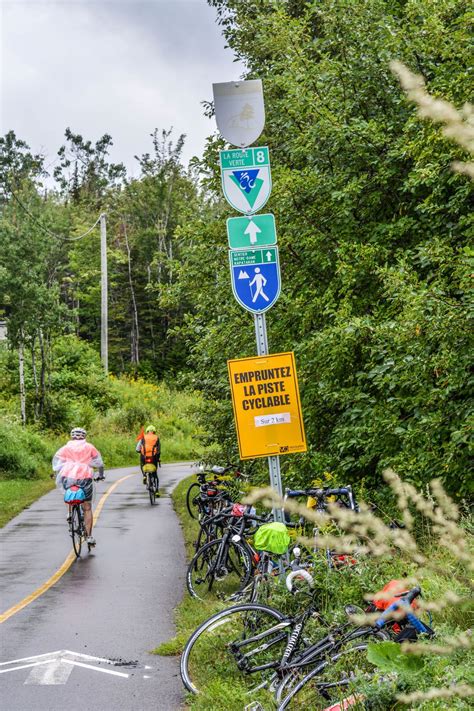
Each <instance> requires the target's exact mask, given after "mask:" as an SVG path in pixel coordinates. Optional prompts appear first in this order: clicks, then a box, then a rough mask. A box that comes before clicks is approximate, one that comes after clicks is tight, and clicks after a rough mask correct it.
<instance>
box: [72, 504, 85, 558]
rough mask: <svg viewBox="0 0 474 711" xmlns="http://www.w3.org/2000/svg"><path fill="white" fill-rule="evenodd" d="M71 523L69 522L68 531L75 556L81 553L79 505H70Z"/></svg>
mask: <svg viewBox="0 0 474 711" xmlns="http://www.w3.org/2000/svg"><path fill="white" fill-rule="evenodd" d="M70 515H71V523H70V524H69V531H70V533H71V538H72V546H73V548H74V553H75V554H76V558H79V556H80V555H81V548H82V527H83V521H82V514H81V511H80V509H79V506H71V514H70Z"/></svg>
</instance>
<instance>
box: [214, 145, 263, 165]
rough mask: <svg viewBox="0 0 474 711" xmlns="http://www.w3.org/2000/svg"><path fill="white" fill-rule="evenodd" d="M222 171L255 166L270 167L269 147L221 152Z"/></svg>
mask: <svg viewBox="0 0 474 711" xmlns="http://www.w3.org/2000/svg"><path fill="white" fill-rule="evenodd" d="M220 160H221V170H224V169H228V168H230V169H238V168H251V167H252V166H254V165H260V166H269V165H270V157H269V154H268V147H267V146H261V147H259V148H245V149H244V150H240V149H239V148H236V149H232V150H227V151H220Z"/></svg>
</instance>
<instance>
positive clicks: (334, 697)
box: [275, 587, 434, 711]
mask: <svg viewBox="0 0 474 711" xmlns="http://www.w3.org/2000/svg"><path fill="white" fill-rule="evenodd" d="M420 594H421V590H420V588H419V587H415V588H412V589H411V590H409V591H408V592H405V593H400V594H399V595H397V596H396V597H397V598H399V600H398V602H395V603H393V604H392V605H390V606H389V607H387V609H386V610H385V611H384V612H383V613H382V614H381V616H380V617H379V619H378V620H377V621H376V622H375V623H374V625H373V626H371V627H366V628H363V627H362V628H359V630H358V631H357V630H356V631H355V632H352V633H351V632H349V634H348V635H345V636H343V637H342V639H340V640H339V642H338V643H337V644H336V645H335V646H334V647H333V648H332V649H331V650H329V651H328V652H326V654H325V656H323V655H321V654H319V655H318V656H317V657H314V656H313V668H312V669H311V670H310V671H307V672H306V673H304V674H301V669H302V664H301V660H298V659H296V660H295V661H294V662H293V664H292V665H290V667H289V668H287V669H286V671H285V676H284V678H283V680H282V682H281V683H280V684H279V686H278V687H277V689H276V693H275V696H276V700H277V702H278V711H285V709H286V710H287V711H296V709H303V708H305V709H306V708H308V707H310V708H314V709H316V708H317V706H316V704H321V708H323V707H324V708H327V706H328V705H330V704H334V703H336V702H337V701H339V702H341V701H342V700H343V697H345V699H344V700H345V701H346V702H347V701H351V702H352V704H353V703H357V702H358V701H361V700H363V698H364V697H363V694H361V687H362V685H363V684H366V683H367V681H368V680H370V679H372V678H373V677H374V676H375V675H376V670H375V669H374V667H373V665H371V664H370V662H369V661H368V659H367V654H366V652H367V647H368V643H369V642H370V641H371V640H373V639H384V638H385V639H391V640H393V641H395V642H403V641H415V640H416V639H417V638H418V636H419V635H423V636H425V637H427V638H431V637H433V636H434V631H433V630H432V628H431V627H429V626H428V625H427V624H425V623H424V622H422V621H421V620H420V619H419V618H418V617H417V616H416V615H415V614H414V612H413V609H412V608H411V603H412V602H413V600H415V599H416V598H417V597H418V596H419V595H420ZM347 612H348V614H349V615H352V614H354V613H357V612H359V610H358V609H357V608H355V606H352V605H348V606H347ZM397 612H398V613H399V612H402V613H403V617H402V619H397V620H394V619H393V617H392V615H393V614H394V613H395V614H396V613H397ZM314 661H316V662H317V663H316V665H315V666H314ZM377 678H378V679H379V680H380V677H379V676H377ZM347 694H349V697H348V696H347ZM348 705H351V704H348Z"/></svg>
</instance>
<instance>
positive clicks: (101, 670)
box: [63, 659, 130, 679]
mask: <svg viewBox="0 0 474 711" xmlns="http://www.w3.org/2000/svg"><path fill="white" fill-rule="evenodd" d="M63 661H64V662H66V664H72V665H73V666H75V667H84V669H93V670H94V671H98V672H102V674H113V675H114V676H123V677H125V678H126V679H128V677H129V676H130V674H124V673H123V672H118V671H112V669H101V668H100V667H93V666H92V664H83V663H82V662H73V661H71V660H70V659H63Z"/></svg>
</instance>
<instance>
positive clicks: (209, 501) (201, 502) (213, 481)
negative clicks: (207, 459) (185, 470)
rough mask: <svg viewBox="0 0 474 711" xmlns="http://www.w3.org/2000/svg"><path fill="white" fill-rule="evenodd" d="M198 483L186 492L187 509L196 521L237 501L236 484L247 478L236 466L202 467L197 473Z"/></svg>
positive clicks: (194, 483)
mask: <svg viewBox="0 0 474 711" xmlns="http://www.w3.org/2000/svg"><path fill="white" fill-rule="evenodd" d="M196 476H197V481H195V482H193V483H192V484H191V485H190V487H189V488H188V490H187V492H186V508H187V509H188V512H189V515H190V516H191V518H194V519H201V518H202V517H203V516H206V515H207V516H209V515H212V514H214V513H217V512H218V511H219V510H221V509H222V508H224V507H225V506H227V505H228V504H229V503H232V502H233V501H234V500H235V495H236V493H237V492H236V491H235V484H236V482H237V483H238V482H239V481H244V480H245V479H246V476H245V475H244V473H243V472H242V471H241V470H240V468H239V467H238V466H236V465H235V464H229V465H228V466H226V467H218V466H213V467H211V469H205V468H204V467H202V468H201V469H200V471H199V472H197V475H196Z"/></svg>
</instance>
